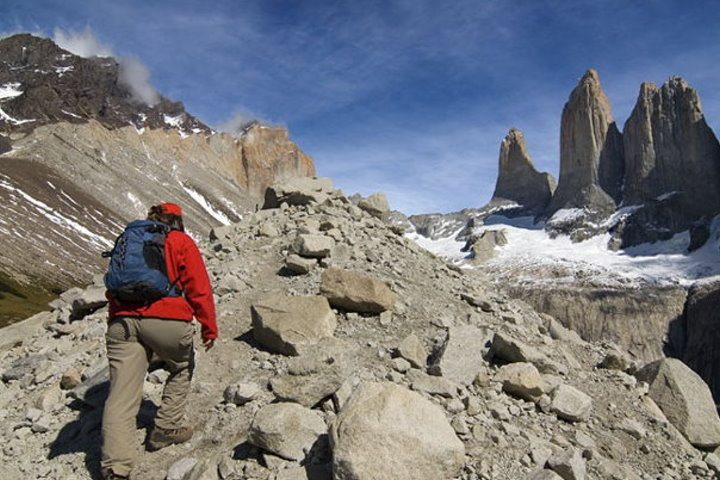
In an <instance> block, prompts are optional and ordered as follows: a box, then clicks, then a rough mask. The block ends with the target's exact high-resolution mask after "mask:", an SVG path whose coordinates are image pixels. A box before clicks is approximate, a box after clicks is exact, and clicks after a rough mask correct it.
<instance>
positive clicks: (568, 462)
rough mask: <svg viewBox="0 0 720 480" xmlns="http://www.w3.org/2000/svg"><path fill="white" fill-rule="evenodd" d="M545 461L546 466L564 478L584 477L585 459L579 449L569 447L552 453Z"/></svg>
mask: <svg viewBox="0 0 720 480" xmlns="http://www.w3.org/2000/svg"><path fill="white" fill-rule="evenodd" d="M547 463H548V467H550V468H551V469H552V470H553V471H554V472H555V473H557V474H558V475H560V477H562V478H563V479H564V480H584V479H585V460H584V459H583V458H582V455H581V453H580V450H578V449H576V448H569V449H567V450H565V451H563V452H562V453H558V454H556V455H553V456H552V457H550V458H549V459H548V461H547Z"/></svg>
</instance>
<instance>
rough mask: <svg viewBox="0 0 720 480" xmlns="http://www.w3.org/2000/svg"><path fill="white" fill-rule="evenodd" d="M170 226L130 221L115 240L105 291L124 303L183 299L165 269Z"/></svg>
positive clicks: (108, 255)
mask: <svg viewBox="0 0 720 480" xmlns="http://www.w3.org/2000/svg"><path fill="white" fill-rule="evenodd" d="M169 232H170V227H169V226H167V225H165V224H164V223H160V222H153V221H151V220H135V221H134V222H130V223H129V224H128V225H127V227H125V231H123V233H122V234H120V236H119V237H118V238H117V240H115V246H114V247H113V249H112V251H110V252H105V253H103V257H106V258H107V257H109V258H110V265H109V266H108V270H107V273H106V274H105V288H107V290H108V292H110V295H112V297H113V298H114V299H116V300H117V301H119V302H122V303H131V304H133V303H135V304H149V303H152V302H154V301H156V300H158V299H160V298H163V297H179V296H181V295H182V291H181V290H180V289H179V288H178V287H176V285H175V284H176V283H177V281H178V279H176V280H175V281H173V282H170V279H169V278H168V275H167V269H166V267H165V239H166V237H167V234H168V233H169Z"/></svg>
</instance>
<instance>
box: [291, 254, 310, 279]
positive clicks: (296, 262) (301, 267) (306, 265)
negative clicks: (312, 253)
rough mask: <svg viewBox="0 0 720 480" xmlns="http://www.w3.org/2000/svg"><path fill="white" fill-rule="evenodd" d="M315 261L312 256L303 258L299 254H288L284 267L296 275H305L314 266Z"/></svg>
mask: <svg viewBox="0 0 720 480" xmlns="http://www.w3.org/2000/svg"><path fill="white" fill-rule="evenodd" d="M315 265H317V261H316V260H315V259H314V258H304V257H301V256H300V255H288V256H287V258H286V259H285V268H286V269H288V270H289V271H291V272H293V273H296V274H298V275H305V274H306V273H310V271H311V270H312V269H313V268H315Z"/></svg>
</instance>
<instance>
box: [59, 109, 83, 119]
mask: <svg viewBox="0 0 720 480" xmlns="http://www.w3.org/2000/svg"><path fill="white" fill-rule="evenodd" d="M60 111H61V112H62V113H64V114H65V115H69V116H71V117H75V118H79V119H82V117H81V116H80V115H76V114H74V113H72V112H68V111H67V110H62V109H61V110H60Z"/></svg>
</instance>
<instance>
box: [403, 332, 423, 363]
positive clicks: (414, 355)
mask: <svg viewBox="0 0 720 480" xmlns="http://www.w3.org/2000/svg"><path fill="white" fill-rule="evenodd" d="M397 353H398V355H400V356H401V357H402V358H404V359H405V360H407V361H408V362H410V365H412V366H413V367H415V368H420V369H423V368H425V365H426V364H427V356H428V354H427V350H425V345H423V343H422V341H421V340H420V339H419V338H418V337H417V335H415V334H414V333H411V334H410V335H408V336H407V337H405V338H404V339H403V340H402V341H401V342H400V343H399V344H398V346H397Z"/></svg>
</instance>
